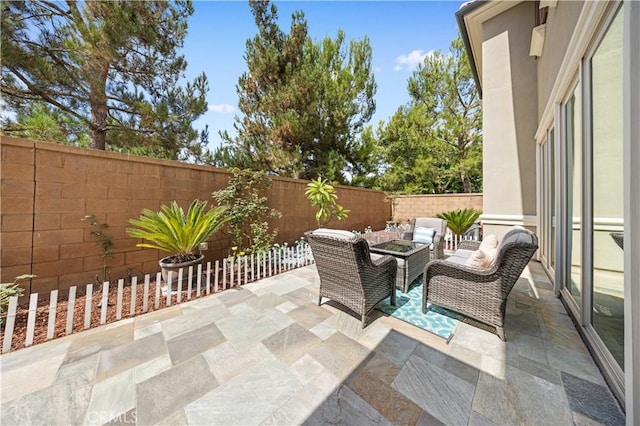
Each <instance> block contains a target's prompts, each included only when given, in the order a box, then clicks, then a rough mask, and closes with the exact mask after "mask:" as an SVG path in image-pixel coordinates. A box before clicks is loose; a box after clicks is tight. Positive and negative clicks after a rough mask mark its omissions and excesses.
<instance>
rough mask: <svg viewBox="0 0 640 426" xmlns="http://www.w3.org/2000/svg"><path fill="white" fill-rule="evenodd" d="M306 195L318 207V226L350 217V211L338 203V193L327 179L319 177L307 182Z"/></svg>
mask: <svg viewBox="0 0 640 426" xmlns="http://www.w3.org/2000/svg"><path fill="white" fill-rule="evenodd" d="M305 195H306V196H307V198H308V199H309V201H310V202H311V205H312V206H313V207H317V209H318V211H317V212H316V220H317V221H318V228H320V227H321V226H323V225H326V224H327V223H329V222H331V220H333V219H337V220H343V219H346V218H347V217H349V212H350V211H351V210H347V209H345V208H344V207H342V206H341V205H340V204H338V194H336V190H335V189H334V188H333V186H332V185H329V184H328V183H327V181H326V180H325V179H322V178H321V177H319V178H318V179H314V180H312V181H311V182H310V183H308V184H307V190H306V191H305Z"/></svg>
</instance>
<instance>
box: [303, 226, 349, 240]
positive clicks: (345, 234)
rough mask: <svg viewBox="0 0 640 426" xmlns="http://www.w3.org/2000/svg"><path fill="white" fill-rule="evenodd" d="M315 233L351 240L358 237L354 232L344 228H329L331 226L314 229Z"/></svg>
mask: <svg viewBox="0 0 640 426" xmlns="http://www.w3.org/2000/svg"><path fill="white" fill-rule="evenodd" d="M313 235H319V236H321V237H331V238H338V239H340V240H351V239H353V238H355V237H356V235H355V234H354V233H353V232H349V231H345V230H342V229H329V228H318V229H316V230H315V231H313Z"/></svg>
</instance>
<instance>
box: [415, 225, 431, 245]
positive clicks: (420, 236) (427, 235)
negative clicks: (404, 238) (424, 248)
mask: <svg viewBox="0 0 640 426" xmlns="http://www.w3.org/2000/svg"><path fill="white" fill-rule="evenodd" d="M435 235H436V228H425V227H423V226H418V227H417V228H416V230H415V231H414V232H413V241H412V242H414V243H420V244H431V243H432V242H433V237H434V236H435Z"/></svg>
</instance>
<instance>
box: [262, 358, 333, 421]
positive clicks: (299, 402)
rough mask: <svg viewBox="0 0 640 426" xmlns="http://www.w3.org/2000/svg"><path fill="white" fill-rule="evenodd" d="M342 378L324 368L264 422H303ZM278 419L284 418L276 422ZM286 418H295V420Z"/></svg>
mask: <svg viewBox="0 0 640 426" xmlns="http://www.w3.org/2000/svg"><path fill="white" fill-rule="evenodd" d="M340 386H341V383H340V380H338V378H337V377H336V376H335V375H334V374H333V373H331V372H330V371H328V370H323V371H322V372H321V373H320V374H319V375H318V376H316V377H315V378H314V380H312V381H310V382H309V383H307V384H306V385H304V387H303V388H302V389H301V390H299V391H298V392H296V393H295V395H293V397H292V398H290V399H289V400H288V401H287V402H285V403H284V404H283V405H282V406H280V408H278V409H277V410H276V411H274V412H273V414H272V415H271V416H269V417H268V418H267V419H266V420H265V422H263V424H269V423H270V424H302V423H304V421H305V420H306V419H307V417H309V414H310V413H311V411H313V410H314V409H315V408H316V407H320V405H322V404H323V403H324V402H325V400H327V399H328V398H329V397H330V396H331V395H332V394H333V393H334V392H335V391H336V390H337V389H338V388H339V387H340ZM276 419H282V421H280V422H276ZM284 419H291V420H295V421H293V422H287V421H284Z"/></svg>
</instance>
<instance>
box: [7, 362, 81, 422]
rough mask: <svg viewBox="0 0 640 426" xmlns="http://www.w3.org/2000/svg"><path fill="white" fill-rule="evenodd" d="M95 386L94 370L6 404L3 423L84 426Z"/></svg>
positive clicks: (66, 378) (65, 379) (60, 381)
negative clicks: (77, 425) (73, 425)
mask: <svg viewBox="0 0 640 426" xmlns="http://www.w3.org/2000/svg"><path fill="white" fill-rule="evenodd" d="M3 380H4V377H3ZM92 387H93V372H92V371H87V372H83V373H82V374H77V375H73V376H70V377H65V378H64V379H62V380H59V381H56V382H54V383H53V385H51V386H49V387H47V388H44V389H40V390H37V391H35V392H32V393H29V394H26V395H24V396H23V397H21V398H19V399H16V400H12V401H8V402H6V403H3V404H2V405H1V406H0V424H3V425H14V424H22V425H40V424H82V423H83V420H84V416H85V412H86V410H87V407H88V405H89V398H90V396H91V389H92Z"/></svg>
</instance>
